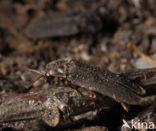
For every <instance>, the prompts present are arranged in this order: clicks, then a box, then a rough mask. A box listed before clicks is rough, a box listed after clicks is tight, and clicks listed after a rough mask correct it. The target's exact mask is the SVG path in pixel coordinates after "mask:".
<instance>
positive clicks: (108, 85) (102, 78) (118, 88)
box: [46, 59, 153, 105]
mask: <svg viewBox="0 0 156 131" xmlns="http://www.w3.org/2000/svg"><path fill="white" fill-rule="evenodd" d="M46 76H47V77H49V76H56V77H62V78H65V79H67V81H69V82H71V83H72V84H73V85H77V86H79V87H83V88H86V89H88V90H92V91H95V92H98V93H100V94H102V95H105V96H108V97H111V98H113V99H114V100H115V101H118V102H120V103H126V104H130V105H139V104H142V103H144V102H145V101H148V99H145V98H146V97H141V95H144V94H145V90H144V89H143V88H142V87H141V86H140V85H139V84H138V83H136V82H134V81H132V80H129V79H128V78H123V77H120V76H119V75H116V74H114V73H112V72H109V71H107V70H102V69H100V68H98V67H96V66H93V65H89V64H86V63H84V62H81V61H78V60H75V59H60V60H56V61H52V62H50V63H49V64H47V66H46ZM152 99H153V98H152ZM150 100H151V98H150Z"/></svg>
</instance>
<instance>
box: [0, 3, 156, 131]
mask: <svg viewBox="0 0 156 131" xmlns="http://www.w3.org/2000/svg"><path fill="white" fill-rule="evenodd" d="M155 5H156V1H155V0H0V96H4V95H16V94H20V93H27V92H28V91H27V87H28V86H29V84H30V83H32V82H33V81H34V80H35V75H36V74H34V73H32V72H30V71H28V70H27V69H28V68H30V69H37V70H40V71H42V70H44V69H45V65H46V64H47V63H48V62H50V61H52V60H56V59H58V58H67V57H68V58H77V59H81V60H84V61H87V62H90V63H93V64H96V65H97V66H99V67H101V68H106V69H108V70H110V71H112V72H114V73H121V72H125V71H130V70H133V69H136V68H139V66H138V65H137V63H138V62H139V61H138V60H139V59H140V56H139V55H138V54H137V53H136V52H135V51H134V50H132V49H131V48H128V46H127V45H128V43H129V42H131V43H134V44H135V45H136V46H137V47H138V48H139V49H140V50H141V51H142V52H144V53H145V54H146V55H148V56H149V57H154V54H155V53H156V6H155ZM155 59H156V57H155ZM140 64H141V65H142V63H140ZM34 90H35V89H34ZM118 110H121V111H120V112H114V110H113V112H114V114H113V115H114V116H115V117H116V118H115V120H117V121H118V118H119V117H121V116H122V115H123V114H124V113H123V112H124V111H123V109H122V108H120V107H119V109H118ZM107 113H108V112H107ZM111 113H112V111H109V114H110V117H109V118H110V120H108V119H109V118H106V120H105V121H101V119H103V118H98V119H97V120H96V122H95V121H93V122H88V123H87V124H84V123H83V124H80V125H79V126H77V125H71V126H68V127H65V128H61V130H64V129H65V130H73V129H74V130H86V131H87V130H97V131H98V130H107V129H109V130H113V129H115V130H124V129H120V126H121V123H122V122H118V123H117V124H113V125H111V124H110V123H109V122H112V121H115V120H113V119H114V118H113V117H112V116H111ZM115 113H116V114H115ZM105 115H106V114H105V112H103V111H102V112H101V115H100V116H101V117H102V116H105ZM119 121H121V120H119ZM94 122H95V123H96V124H95V123H94ZM104 122H106V123H104ZM93 123H94V124H93ZM110 125H111V126H112V127H110ZM113 126H114V127H113ZM33 127H34V126H33V125H32V129H31V130H35V129H36V127H34V128H33ZM7 129H8V128H4V129H3V130H7ZM9 129H10V130H11V129H12V130H13V128H9ZM38 129H39V130H54V129H55V128H51V127H49V126H47V125H44V124H42V123H41V126H40V127H38ZM57 130H58V129H57ZM59 130H60V128H59Z"/></svg>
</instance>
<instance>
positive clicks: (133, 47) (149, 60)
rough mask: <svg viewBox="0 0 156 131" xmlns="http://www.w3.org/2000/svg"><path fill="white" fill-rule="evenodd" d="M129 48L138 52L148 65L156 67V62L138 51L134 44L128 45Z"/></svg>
mask: <svg viewBox="0 0 156 131" xmlns="http://www.w3.org/2000/svg"><path fill="white" fill-rule="evenodd" d="M128 47H129V48H132V49H133V50H134V51H136V52H137V53H138V54H139V55H140V56H141V57H143V58H144V59H145V60H146V61H147V62H148V63H150V64H152V65H155V66H156V61H155V60H153V59H151V58H150V57H149V56H147V55H145V54H144V53H143V52H142V51H141V50H140V49H138V48H137V47H136V46H135V45H134V44H132V43H128Z"/></svg>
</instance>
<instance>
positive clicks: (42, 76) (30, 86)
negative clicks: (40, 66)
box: [27, 68, 45, 90]
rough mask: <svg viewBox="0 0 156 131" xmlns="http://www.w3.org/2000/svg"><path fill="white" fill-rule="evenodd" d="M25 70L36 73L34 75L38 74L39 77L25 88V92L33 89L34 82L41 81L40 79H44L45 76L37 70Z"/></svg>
mask: <svg viewBox="0 0 156 131" xmlns="http://www.w3.org/2000/svg"><path fill="white" fill-rule="evenodd" d="M27 70H28V71H30V72H34V73H36V74H39V77H37V78H36V79H35V80H34V81H32V82H31V83H30V84H29V85H28V86H27V90H30V89H31V88H32V87H33V85H34V83H35V82H36V81H38V80H39V79H41V78H45V74H44V73H42V72H40V71H38V70H35V69H30V68H27Z"/></svg>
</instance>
